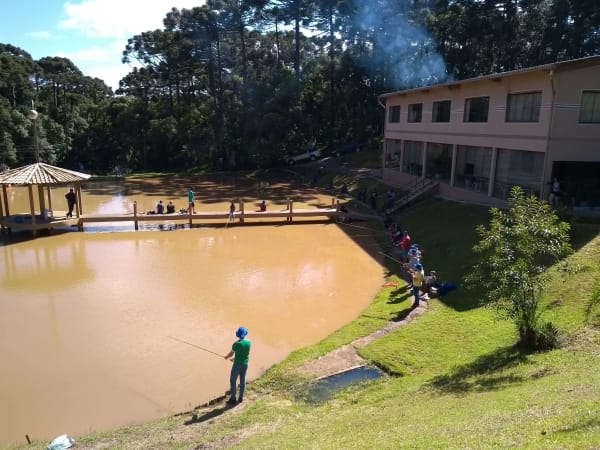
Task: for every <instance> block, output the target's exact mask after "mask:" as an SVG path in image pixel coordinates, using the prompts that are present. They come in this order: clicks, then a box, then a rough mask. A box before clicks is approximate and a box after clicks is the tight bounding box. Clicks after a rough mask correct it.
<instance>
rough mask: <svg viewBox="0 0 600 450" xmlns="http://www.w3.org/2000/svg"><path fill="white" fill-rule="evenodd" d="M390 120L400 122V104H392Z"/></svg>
mask: <svg viewBox="0 0 600 450" xmlns="http://www.w3.org/2000/svg"><path fill="white" fill-rule="evenodd" d="M388 121H389V122H390V123H397V122H400V105H393V106H390V112H389V116H388Z"/></svg>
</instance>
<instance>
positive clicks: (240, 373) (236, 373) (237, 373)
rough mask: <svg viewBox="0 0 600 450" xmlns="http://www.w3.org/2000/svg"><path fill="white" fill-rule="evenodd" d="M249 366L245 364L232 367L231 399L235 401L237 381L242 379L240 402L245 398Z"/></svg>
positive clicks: (230, 381) (230, 377) (230, 378)
mask: <svg viewBox="0 0 600 450" xmlns="http://www.w3.org/2000/svg"><path fill="white" fill-rule="evenodd" d="M247 370H248V366H246V365H244V364H235V363H234V364H233V366H231V374H230V375H229V388H230V391H231V395H230V397H231V399H232V400H235V388H236V384H237V379H238V377H240V397H239V398H240V400H241V399H243V398H244V391H245V390H246V371H247Z"/></svg>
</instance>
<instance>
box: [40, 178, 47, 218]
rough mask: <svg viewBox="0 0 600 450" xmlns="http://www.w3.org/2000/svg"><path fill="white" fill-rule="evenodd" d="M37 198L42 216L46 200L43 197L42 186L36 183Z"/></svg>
mask: <svg viewBox="0 0 600 450" xmlns="http://www.w3.org/2000/svg"><path fill="white" fill-rule="evenodd" d="M38 199H39V202H40V214H41V215H42V216H44V209H46V200H45V199H44V186H42V185H41V184H38Z"/></svg>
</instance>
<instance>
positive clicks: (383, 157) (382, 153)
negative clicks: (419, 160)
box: [377, 95, 387, 180]
mask: <svg viewBox="0 0 600 450" xmlns="http://www.w3.org/2000/svg"><path fill="white" fill-rule="evenodd" d="M377 103H378V104H379V106H381V107H382V108H383V139H382V140H381V141H382V142H383V149H382V151H381V179H382V180H383V171H384V169H385V152H386V147H387V146H386V142H385V127H386V126H387V125H386V124H387V120H385V106H386V105H385V103H384V102H382V101H381V96H380V95H378V96H377Z"/></svg>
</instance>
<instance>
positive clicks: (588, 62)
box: [379, 55, 600, 100]
mask: <svg viewBox="0 0 600 450" xmlns="http://www.w3.org/2000/svg"><path fill="white" fill-rule="evenodd" d="M599 64H600V55H594V56H588V57H586V58H579V59H571V60H569V61H560V62H555V63H550V64H544V65H541V66H533V67H525V68H523V69H516V70H510V71H508V72H499V73H493V74H490V75H483V76H480V77H476V78H467V79H465V80H459V81H449V82H447V83H440V84H431V85H428V86H421V87H418V88H412V89H405V90H403V91H395V92H389V93H386V94H381V95H380V96H379V99H380V100H385V99H386V98H387V97H393V96H395V95H401V94H408V93H410V92H419V91H427V90H429V89H432V88H440V87H451V86H459V85H461V84H467V83H475V82H478V81H484V80H498V79H501V78H505V77H509V76H513V75H519V74H522V73H528V72H550V71H554V72H556V71H559V70H560V71H562V70H570V69H578V68H581V67H588V66H595V65H599Z"/></svg>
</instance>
